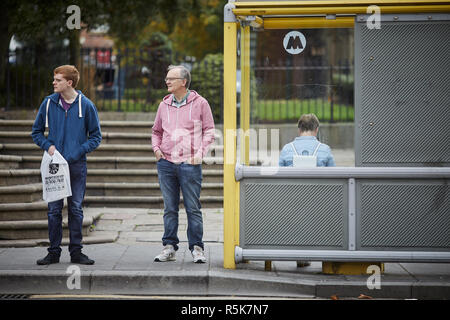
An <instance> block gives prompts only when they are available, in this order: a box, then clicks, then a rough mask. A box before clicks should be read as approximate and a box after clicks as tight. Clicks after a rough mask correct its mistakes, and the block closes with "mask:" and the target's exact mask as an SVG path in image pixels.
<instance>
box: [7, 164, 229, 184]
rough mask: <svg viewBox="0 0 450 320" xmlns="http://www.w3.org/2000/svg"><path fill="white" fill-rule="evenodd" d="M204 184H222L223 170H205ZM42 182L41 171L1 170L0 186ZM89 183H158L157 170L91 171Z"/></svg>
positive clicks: (88, 178)
mask: <svg viewBox="0 0 450 320" xmlns="http://www.w3.org/2000/svg"><path fill="white" fill-rule="evenodd" d="M202 175H203V182H204V183H222V181H223V170H222V169H220V170H219V169H203V170H202ZM39 182H41V171H40V169H10V170H7V169H1V170H0V186H12V185H19V184H22V185H24V184H30V183H39ZM87 182H88V183H90V182H121V183H124V182H132V183H139V182H145V183H156V182H158V173H157V170H156V169H89V168H88V177H87Z"/></svg>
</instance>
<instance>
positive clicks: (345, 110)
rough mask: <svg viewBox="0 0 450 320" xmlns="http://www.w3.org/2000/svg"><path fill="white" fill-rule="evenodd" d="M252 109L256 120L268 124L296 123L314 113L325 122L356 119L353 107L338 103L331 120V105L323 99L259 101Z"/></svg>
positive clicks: (335, 105)
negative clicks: (304, 115) (301, 117)
mask: <svg viewBox="0 0 450 320" xmlns="http://www.w3.org/2000/svg"><path fill="white" fill-rule="evenodd" d="M251 109H252V110H253V113H252V116H253V117H254V118H255V119H257V120H259V121H267V122H285V121H294V122H295V121H297V120H298V118H299V117H300V116H301V115H302V114H305V113H314V114H316V116H317V117H318V118H319V120H320V121H323V122H329V121H331V120H333V121H339V122H345V121H349V122H351V121H353V119H354V108H353V106H352V105H345V104H337V103H334V104H333V119H331V103H330V102H329V101H324V100H323V99H302V100H300V99H292V100H281V99H280V100H257V101H255V103H254V104H253V105H252V106H251Z"/></svg>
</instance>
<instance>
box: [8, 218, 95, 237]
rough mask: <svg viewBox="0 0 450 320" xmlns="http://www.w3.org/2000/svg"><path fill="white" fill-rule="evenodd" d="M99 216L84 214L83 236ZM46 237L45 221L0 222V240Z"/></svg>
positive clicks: (67, 230) (65, 232)
mask: <svg viewBox="0 0 450 320" xmlns="http://www.w3.org/2000/svg"><path fill="white" fill-rule="evenodd" d="M99 216H100V215H99V214H96V215H89V214H85V216H84V219H83V236H87V235H88V233H89V229H90V228H91V226H92V225H93V224H94V222H95V220H97V219H98V218H99ZM62 224H63V237H68V236H69V229H68V221H67V217H63V223H62ZM47 237H48V221H47V220H21V221H0V239H3V240H14V239H42V238H47Z"/></svg>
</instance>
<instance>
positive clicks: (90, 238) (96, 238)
mask: <svg viewBox="0 0 450 320" xmlns="http://www.w3.org/2000/svg"><path fill="white" fill-rule="evenodd" d="M118 237H119V233H118V232H95V231H94V232H91V231H89V232H88V234H87V236H84V237H83V245H87V244H100V243H111V242H115V241H116V240H117V239H118ZM69 242H70V240H69V237H63V238H62V241H61V245H62V246H68V245H69ZM49 245H50V242H49V240H48V236H47V237H46V238H40V239H13V240H2V239H0V248H25V247H39V246H46V247H47V246H49Z"/></svg>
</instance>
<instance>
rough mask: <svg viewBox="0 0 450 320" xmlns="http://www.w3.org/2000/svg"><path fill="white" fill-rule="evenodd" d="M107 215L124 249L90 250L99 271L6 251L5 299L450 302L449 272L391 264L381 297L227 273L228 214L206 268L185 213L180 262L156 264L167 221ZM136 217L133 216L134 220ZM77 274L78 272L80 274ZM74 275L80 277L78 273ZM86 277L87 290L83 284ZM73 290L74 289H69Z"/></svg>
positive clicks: (258, 271) (102, 223)
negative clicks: (195, 252)
mask: <svg viewBox="0 0 450 320" xmlns="http://www.w3.org/2000/svg"><path fill="white" fill-rule="evenodd" d="M86 210H87V211H88V210H100V211H101V212H102V214H103V215H102V218H101V219H100V220H99V222H98V224H97V226H96V227H95V231H94V233H97V234H101V233H115V234H116V235H117V241H116V242H114V243H107V244H91V245H85V246H84V249H83V251H84V252H85V253H86V254H87V255H89V257H91V258H93V259H94V260H96V263H95V264H94V265H92V266H78V267H79V269H78V268H77V266H75V265H72V264H71V263H70V259H69V255H68V250H67V247H63V254H62V257H61V262H60V263H59V264H54V265H50V266H38V265H36V263H35V262H36V260H37V259H38V258H41V257H42V256H44V255H45V254H46V248H45V247H30V248H0V293H3V294H5V293H15V294H36V295H38V296H42V295H46V294H70V295H74V294H76V295H82V294H84V295H86V294H89V295H105V294H106V295H145V296H149V295H150V296H155V295H157V296H160V295H172V296H209V297H215V296H228V297H233V296H239V297H252V296H253V297H264V298H273V297H278V298H297V299H320V298H324V299H330V298H331V297H338V298H341V299H357V298H358V297H359V296H360V295H361V294H364V295H368V296H371V297H373V298H394V299H411V298H417V299H450V264H423V263H422V264H413V263H386V264H385V268H386V270H385V273H384V274H383V275H382V276H381V289H373V290H369V289H368V287H367V280H368V277H369V275H363V276H343V275H325V274H322V272H321V271H322V266H321V262H313V263H312V265H311V266H309V267H305V268H297V266H296V263H295V262H290V261H284V262H281V261H278V262H273V267H272V271H270V272H268V271H264V262H263V261H251V262H249V263H242V264H237V267H236V270H228V269H224V268H223V227H222V220H223V212H222V210H218V209H205V210H204V225H205V233H204V241H205V246H206V248H205V249H206V256H207V258H208V262H207V263H206V264H194V263H192V257H191V254H190V252H189V250H188V249H187V242H186V232H185V229H186V219H185V213H184V212H183V213H182V214H181V219H180V230H179V237H180V240H181V244H180V250H179V251H178V252H177V260H176V261H175V262H168V263H158V262H153V258H154V256H155V255H157V254H158V253H159V251H160V250H161V243H160V239H161V235H162V228H163V226H162V214H161V212H160V211H159V210H158V209H156V210H149V209H132V210H131V209H120V208H119V209H103V208H99V209H93V208H88V209H86ZM130 210H131V212H130ZM74 266H75V267H74ZM72 268H73V269H72ZM77 270H79V274H80V276H81V277H80V286H79V289H78V288H77V287H76V286H75V284H76V277H75V275H76V273H77V272H78V271H77ZM71 286H72V287H74V286H75V288H74V289H70V287H71Z"/></svg>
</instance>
